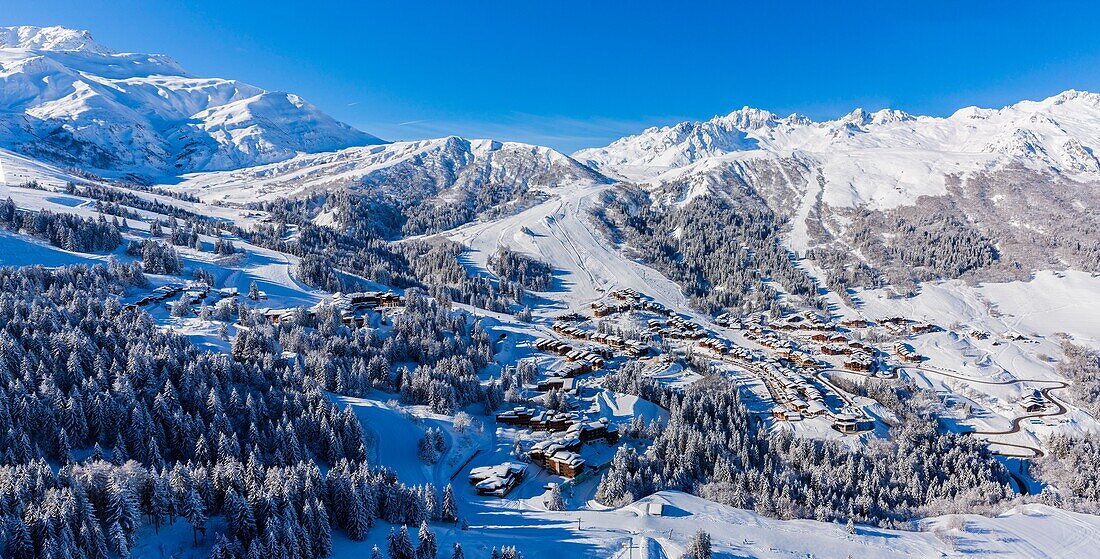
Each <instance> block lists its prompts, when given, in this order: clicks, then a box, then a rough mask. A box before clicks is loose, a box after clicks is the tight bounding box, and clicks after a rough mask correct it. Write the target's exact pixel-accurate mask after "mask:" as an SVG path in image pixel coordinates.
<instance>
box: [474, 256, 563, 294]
mask: <svg viewBox="0 0 1100 559" xmlns="http://www.w3.org/2000/svg"><path fill="white" fill-rule="evenodd" d="M488 264H489V270H490V271H491V272H493V273H494V274H496V275H497V277H499V278H501V279H506V280H508V281H511V282H515V283H518V284H520V285H522V286H523V287H525V288H527V289H533V290H535V291H546V290H547V289H550V286H551V285H552V284H553V283H554V269H553V268H551V267H550V265H549V264H547V263H546V262H543V261H541V260H538V259H535V258H531V257H530V256H527V255H525V254H522V253H519V252H516V251H514V250H512V249H510V248H508V247H506V246H505V247H500V248H499V249H497V251H496V253H494V254H493V255H492V256H491V257H490V258H489V261H488Z"/></svg>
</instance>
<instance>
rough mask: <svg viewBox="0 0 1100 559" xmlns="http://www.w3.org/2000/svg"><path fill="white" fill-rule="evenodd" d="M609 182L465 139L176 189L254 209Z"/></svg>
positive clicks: (404, 145)
mask: <svg viewBox="0 0 1100 559" xmlns="http://www.w3.org/2000/svg"><path fill="white" fill-rule="evenodd" d="M575 182H584V183H589V182H593V183H606V182H609V181H608V179H607V178H605V177H604V176H602V175H600V174H599V173H597V172H595V171H593V170H591V169H589V168H588V167H585V166H584V165H582V164H580V163H578V162H577V161H575V160H573V159H572V158H570V157H569V156H567V155H563V154H561V153H559V152H557V151H554V150H553V149H550V148H546V147H541V146H533V145H529V144H520V143H513V142H498V141H495V140H467V139H464V138H458V137H453V136H452V137H447V138H439V139H434V140H420V141H413V142H395V143H392V144H384V145H376V146H366V147H354V148H348V149H344V150H341V151H336V152H330V153H317V154H302V155H299V156H297V157H294V158H291V159H288V160H286V161H281V162H278V163H272V164H268V165H262V166H258V167H250V168H246V169H239V170H235V171H222V172H212V173H196V174H191V175H187V176H184V177H183V181H182V182H181V183H180V184H178V185H173V186H172V187H171V188H173V189H176V190H180V191H183V192H187V193H188V194H192V195H195V196H198V197H200V198H202V199H203V200H206V201H211V202H225V203H238V204H240V203H247V202H254V201H259V200H273V199H279V198H293V197H297V196H301V195H303V194H308V193H309V192H312V191H316V190H323V189H328V188H333V187H351V188H353V189H354V190H356V191H358V192H360V193H371V192H382V193H385V194H388V195H391V196H396V197H399V198H401V199H403V200H405V201H406V202H410V203H411V202H415V201H417V200H420V199H423V198H427V197H431V196H434V195H436V194H438V193H440V192H442V191H445V190H448V189H452V188H458V189H465V190H473V191H476V190H478V189H480V188H483V187H486V186H490V185H491V186H493V187H506V188H510V189H515V188H516V187H520V186H523V187H531V186H553V185H556V184H564V183H575Z"/></svg>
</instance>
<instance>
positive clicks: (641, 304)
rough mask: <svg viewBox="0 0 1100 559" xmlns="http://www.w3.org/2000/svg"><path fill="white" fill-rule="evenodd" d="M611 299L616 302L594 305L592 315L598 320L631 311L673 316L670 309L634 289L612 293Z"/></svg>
mask: <svg viewBox="0 0 1100 559" xmlns="http://www.w3.org/2000/svg"><path fill="white" fill-rule="evenodd" d="M611 298H612V299H615V302H611V303H607V302H596V303H592V314H593V315H595V316H596V317H597V318H600V317H604V316H609V315H612V314H617V313H621V312H627V311H631V310H643V311H649V312H655V313H657V314H663V315H670V314H672V311H670V310H669V309H668V307H666V306H664V305H662V304H661V303H658V302H657V301H653V300H651V299H649V298H647V297H646V296H644V295H642V294H641V293H639V292H638V291H637V290H634V289H620V290H618V291H612V292H611Z"/></svg>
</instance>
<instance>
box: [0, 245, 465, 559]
mask: <svg viewBox="0 0 1100 559" xmlns="http://www.w3.org/2000/svg"><path fill="white" fill-rule="evenodd" d="M143 281H144V278H143V277H142V276H141V272H140V269H139V268H138V267H137V266H136V265H134V264H130V265H122V264H118V263H116V262H110V263H109V264H108V265H97V266H84V265H74V266H69V267H65V268H60V269H56V270H48V269H45V268H42V267H29V268H22V269H12V268H0V425H3V426H4V429H3V431H2V432H0V449H3V450H2V452H0V543H2V544H3V545H2V546H0V549H3V550H4V553H5V556H6V557H13V558H17V559H31V558H44V559H46V558H49V559H53V558H56V557H75V558H92V559H105V558H106V557H115V556H117V557H128V556H129V555H130V552H131V550H132V549H133V547H134V545H135V544H136V541H135V534H136V533H137V529H138V527H139V526H140V525H141V524H142V523H143V522H144V523H147V524H149V525H151V526H153V528H154V530H157V531H159V529H160V528H161V527H162V526H164V525H166V524H171V523H173V522H177V521H185V522H187V523H188V524H189V525H190V526H191V528H192V529H193V530H194V537H195V539H196V541H204V540H205V541H206V542H207V543H212V544H213V549H214V554H215V557H218V558H219V559H237V558H244V557H248V558H249V559H252V558H255V557H277V558H295V557H298V558H303V559H305V558H312V557H323V556H326V555H328V554H329V552H330V550H331V542H332V530H333V529H335V530H342V531H344V532H345V533H346V534H347V535H348V537H350V538H352V539H361V538H362V537H364V536H365V533H366V531H367V530H368V529H369V528H370V526H371V525H372V524H373V522H374V521H375V519H383V520H386V521H387V522H392V523H395V524H410V525H414V526H415V525H417V524H420V523H421V522H423V521H425V520H436V519H439V520H443V519H444V517H445V516H446V520H447V521H454V520H453V518H452V517H454V518H456V517H457V512H456V511H455V510H454V507H453V496H452V498H451V504H450V505H447V504H446V501H447V497H446V493H447V492H449V490H448V491H447V492H445V494H444V498H443V500H442V501H440V500H439V498H438V497H437V495H438V492H437V491H436V490H435V488H430V487H408V486H405V485H402V484H401V483H400V482H399V481H398V479H397V476H396V474H395V473H394V472H392V471H388V470H385V469H382V468H372V467H369V466H367V464H366V462H365V455H366V450H365V448H364V442H363V433H362V427H361V425H360V423H359V420H358V419H357V418H356V416H355V415H354V414H353V413H352V412H351V410H350V409H345V410H343V411H341V410H339V409H338V408H337V407H336V406H334V405H333V404H332V403H331V401H329V400H328V399H327V398H326V397H325V396H324V394H323V392H322V391H321V389H320V387H319V386H318V385H317V384H316V383H315V382H314V380H313V379H312V378H310V377H308V376H306V375H305V373H304V371H303V370H302V369H301V368H299V367H295V366H291V365H290V364H288V363H286V362H285V361H280V360H277V359H274V358H272V357H271V356H269V355H265V356H263V357H262V358H260V359H243V360H234V359H231V358H230V357H229V356H226V355H220V354H214V353H210V352H204V351H199V350H198V349H196V348H195V347H194V346H192V345H191V344H190V343H189V342H188V341H187V340H186V339H185V338H182V337H180V336H177V335H175V334H173V333H170V332H166V331H163V330H161V329H159V328H158V327H157V326H156V324H155V323H154V322H153V321H152V319H151V318H150V317H149V316H148V315H147V314H145V313H144V312H141V311H136V310H128V309H125V308H124V307H123V306H122V305H121V304H120V303H119V302H118V300H117V298H116V296H117V295H118V294H119V293H121V292H123V290H124V289H125V288H126V287H127V286H129V285H137V284H140V283H141V282H143ZM425 329H430V328H428V327H425ZM448 506H449V507H450V509H448ZM444 511H447V512H446V513H445V512H444ZM215 516H220V517H224V520H225V526H226V530H225V531H224V533H220V534H208V533H207V530H208V529H210V527H211V523H210V519H212V518H214V517H215ZM219 525H220V524H219ZM208 538H213V539H212V540H211V539H208Z"/></svg>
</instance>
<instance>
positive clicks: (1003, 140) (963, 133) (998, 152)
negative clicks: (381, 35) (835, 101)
mask: <svg viewBox="0 0 1100 559" xmlns="http://www.w3.org/2000/svg"><path fill="white" fill-rule="evenodd" d="M1098 146H1100V94H1096V93H1088V92H1081V91H1072V90H1071V91H1066V92H1063V93H1061V94H1058V95H1055V96H1053V97H1050V98H1047V99H1043V100H1041V101H1021V102H1019V103H1016V104H1014V105H1010V106H1008V107H1004V108H1002V109H980V108H977V107H967V108H963V109H960V110H958V111H956V112H955V113H954V114H952V115H951V116H949V117H946V118H937V117H928V116H912V115H909V114H906V113H903V112H901V111H896V110H890V109H883V110H881V111H877V112H873V113H869V112H867V111H864V110H863V109H856V110H854V111H852V112H851V113H850V114H848V115H845V116H844V117H842V118H839V119H837V120H831V121H825V122H813V121H811V120H809V119H807V118H805V117H802V116H799V115H791V116H788V117H786V118H781V117H778V116H776V115H774V114H772V113H770V112H767V111H762V110H759V109H753V108H749V107H745V108H743V109H740V110H737V111H734V112H732V113H730V114H728V115H726V116H719V117H715V118H713V119H711V120H708V121H705V122H685V123H680V124H677V125H675V126H668V127H663V128H656V127H655V128H650V129H648V130H645V131H644V132H642V133H641V134H638V135H635V136H628V137H625V138H622V139H620V140H617V141H615V142H613V143H612V144H610V145H608V146H606V147H602V148H593V149H585V150H581V151H579V152H577V153H575V154H574V157H576V158H577V159H578V160H581V161H585V162H588V163H590V164H592V165H594V166H596V167H597V168H599V169H601V170H605V171H606V172H609V173H617V174H618V175H620V176H623V177H626V178H630V179H633V180H638V181H643V182H668V181H675V180H685V178H690V177H698V176H705V175H713V174H714V173H715V172H716V169H728V168H730V167H731V166H732V165H734V164H735V162H745V161H752V160H754V159H766V158H776V157H781V158H782V157H792V156H795V155H798V156H800V157H801V158H802V159H804V160H809V161H812V162H813V164H814V165H813V166H814V170H815V171H817V172H820V173H821V175H822V177H823V179H824V181H825V183H826V191H825V198H826V199H825V201H826V202H828V203H831V204H832V205H837V206H847V207H852V206H856V205H860V204H871V205H872V206H874V207H880V208H888V207H894V206H897V205H902V204H905V203H911V202H912V201H913V200H915V199H916V198H917V197H918V196H920V195H922V194H933V195H934V194H942V193H943V191H944V189H945V185H944V177H945V175H947V174H950V173H959V172H968V171H976V170H983V169H995V168H1000V167H1004V166H1007V165H1012V164H1019V165H1024V166H1027V167H1030V168H1034V169H1038V170H1043V171H1050V172H1055V173H1062V174H1066V175H1070V176H1074V177H1081V178H1086V179H1095V178H1100V161H1098V160H1097V158H1096V156H1095V155H1094V154H1093V150H1094V149H1096V148H1097V147H1098ZM898 190H900V191H901V192H900V193H898V192H896V191H898ZM883 191H886V192H883ZM891 191H894V192H891Z"/></svg>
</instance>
